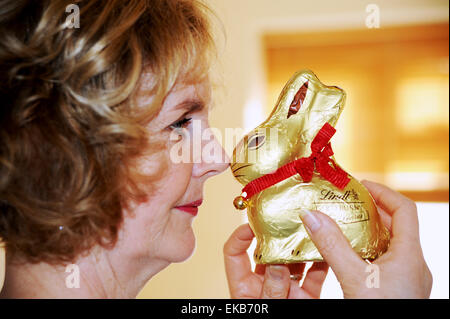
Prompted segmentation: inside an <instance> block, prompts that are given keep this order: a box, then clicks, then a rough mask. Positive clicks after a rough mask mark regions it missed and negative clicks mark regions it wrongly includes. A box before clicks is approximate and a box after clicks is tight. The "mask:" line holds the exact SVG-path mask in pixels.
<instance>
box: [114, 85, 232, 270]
mask: <svg viewBox="0 0 450 319" xmlns="http://www.w3.org/2000/svg"><path fill="white" fill-rule="evenodd" d="M210 91H211V87H210V84H209V82H208V81H204V82H201V83H197V84H188V85H185V84H180V85H177V86H175V87H174V88H173V89H172V90H171V92H170V93H169V94H168V96H167V97H166V99H165V100H164V103H163V106H162V109H161V111H160V112H159V114H158V115H157V116H156V117H155V118H154V119H153V120H152V121H151V123H149V125H148V129H149V133H150V134H151V135H152V136H157V137H158V138H161V139H162V140H163V141H167V143H166V145H167V146H166V147H165V149H164V150H162V151H160V152H163V154H161V153H159V154H157V155H158V157H148V158H143V159H142V164H141V167H140V169H142V170H144V171H151V170H152V169H153V168H154V167H155V166H158V164H161V163H156V162H158V161H159V162H161V161H164V164H165V167H164V166H162V168H163V173H162V177H161V178H160V179H159V180H158V181H157V182H156V183H154V184H153V185H151V187H152V191H151V194H150V195H149V198H148V200H146V201H145V202H144V203H139V204H135V206H134V207H133V208H132V209H131V211H130V212H126V213H125V218H124V225H123V227H122V233H121V234H120V235H119V236H120V237H119V242H121V244H120V245H121V246H122V247H123V248H125V250H126V251H127V253H129V254H131V255H132V256H133V257H137V258H151V259H158V260H161V261H167V262H180V261H183V260H185V259H187V258H188V257H189V256H190V255H191V254H192V252H193V250H194V248H195V236H194V233H193V229H192V222H193V220H194V219H195V218H197V213H198V206H199V205H200V204H201V201H202V200H203V184H204V183H205V181H206V180H207V179H208V178H209V177H212V176H214V175H216V174H219V173H221V172H223V171H224V170H225V169H226V168H227V167H228V166H229V158H228V157H227V155H226V154H225V151H224V150H223V148H222V147H221V146H220V144H219V143H218V141H217V140H216V139H215V138H214V136H211V135H210V134H207V133H208V129H209V124H208V109H209V107H210V103H211V101H210V94H211V92H210ZM141 100H142V103H143V104H144V105H145V103H146V99H145V98H142V99H141ZM147 103H148V99H147ZM202 135H203V137H204V139H202V138H201V137H202ZM199 137H200V138H199ZM208 137H209V138H208ZM199 150H200V151H199ZM208 150H209V151H208ZM155 164H157V165H155ZM130 213H131V214H130ZM203 213H208V212H203ZM130 257H131V256H130Z"/></svg>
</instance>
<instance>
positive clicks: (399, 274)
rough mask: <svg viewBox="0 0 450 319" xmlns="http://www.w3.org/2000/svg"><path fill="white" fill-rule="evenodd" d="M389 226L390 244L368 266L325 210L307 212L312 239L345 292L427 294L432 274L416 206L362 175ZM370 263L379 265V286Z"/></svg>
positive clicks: (348, 294) (350, 295)
mask: <svg viewBox="0 0 450 319" xmlns="http://www.w3.org/2000/svg"><path fill="white" fill-rule="evenodd" d="M363 184H364V186H366V187H367V189H368V190H369V192H370V193H371V194H372V196H373V198H374V199H375V202H376V204H377V206H378V212H379V214H380V216H381V219H382V221H383V223H384V225H385V226H386V227H387V228H388V229H389V231H390V232H391V243H390V246H389V249H388V250H387V251H386V252H385V253H384V254H383V255H382V256H381V257H379V258H378V259H377V260H376V261H375V262H374V263H373V265H376V266H373V265H372V266H370V267H376V268H368V266H369V265H368V264H367V263H366V262H364V261H363V260H362V259H361V258H360V257H359V256H358V255H357V254H356V253H355V252H354V251H353V249H352V248H351V246H350V243H349V242H348V240H347V238H346V237H345V236H344V234H343V233H342V232H341V230H340V229H339V227H338V226H337V224H336V223H335V222H334V221H333V220H332V219H331V218H330V217H328V216H327V215H325V214H323V213H321V212H318V211H314V212H308V211H306V212H303V213H302V216H301V218H302V220H303V223H304V225H305V226H306V227H305V228H307V230H308V233H309V235H310V238H311V240H312V241H313V242H314V244H315V245H316V247H317V249H318V250H319V252H320V253H321V255H322V257H323V258H324V260H325V261H326V262H327V263H328V264H329V265H330V267H331V268H332V270H333V272H334V273H335V275H336V277H337V279H338V281H339V283H340V284H341V287H342V290H343V292H344V297H345V298H428V297H429V296H430V292H431V286H432V275H431V272H430V270H429V268H428V266H427V264H426V262H425V260H424V257H423V253H422V248H421V246H420V240H419V222H418V218H417V207H416V205H415V203H414V202H413V201H411V200H410V199H408V198H407V197H405V196H403V195H401V194H400V193H397V192H395V191H393V190H392V189H390V188H388V187H386V186H384V185H381V184H377V183H374V182H369V181H363ZM368 269H372V270H373V269H376V270H377V271H379V287H376V286H375V287H372V288H371V287H370V285H368V284H367V278H368V276H369V275H370V274H368V273H367V271H368Z"/></svg>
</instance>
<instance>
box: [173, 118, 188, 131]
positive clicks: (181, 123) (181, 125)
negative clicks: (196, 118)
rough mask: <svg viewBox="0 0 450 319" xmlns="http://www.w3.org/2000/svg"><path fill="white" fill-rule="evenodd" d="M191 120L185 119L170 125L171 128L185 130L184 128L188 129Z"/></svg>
mask: <svg viewBox="0 0 450 319" xmlns="http://www.w3.org/2000/svg"><path fill="white" fill-rule="evenodd" d="M191 119H192V118H183V119H181V120H179V121H176V122H175V123H173V124H172V125H170V127H171V128H173V129H177V128H184V127H186V126H187V125H188V124H189V122H190V121H191Z"/></svg>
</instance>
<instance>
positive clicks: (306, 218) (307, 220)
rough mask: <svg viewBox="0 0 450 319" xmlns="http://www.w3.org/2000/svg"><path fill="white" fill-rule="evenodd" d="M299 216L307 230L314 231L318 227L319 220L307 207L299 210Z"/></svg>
mask: <svg viewBox="0 0 450 319" xmlns="http://www.w3.org/2000/svg"><path fill="white" fill-rule="evenodd" d="M300 218H301V219H302V221H303V224H304V225H305V227H306V228H307V229H308V230H309V232H315V231H317V230H318V229H319V228H320V220H319V218H317V216H315V214H314V213H313V212H312V211H310V210H307V209H302V210H300Z"/></svg>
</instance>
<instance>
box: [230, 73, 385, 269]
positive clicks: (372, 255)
mask: <svg viewBox="0 0 450 319" xmlns="http://www.w3.org/2000/svg"><path fill="white" fill-rule="evenodd" d="M344 103H345V92H344V91H343V90H342V89H340V88H338V87H335V86H325V85H324V84H322V83H321V82H320V81H319V79H318V78H317V77H316V76H315V74H314V73H313V72H311V71H309V70H304V71H300V72H297V73H296V74H294V76H293V77H292V78H291V79H290V80H289V82H288V83H287V84H286V86H285V87H284V88H283V91H282V92H281V94H280V97H279V99H278V102H277V104H276V106H275V108H274V110H273V111H272V113H271V114H270V116H269V117H268V119H267V120H266V121H264V122H263V123H262V124H261V125H259V126H258V127H256V128H255V129H253V130H252V131H251V132H250V133H249V134H247V135H246V136H245V137H244V138H243V139H242V140H241V141H240V142H239V144H238V145H237V146H236V148H235V150H234V152H233V161H232V164H231V169H232V171H233V175H234V177H235V178H236V179H237V180H238V181H239V182H240V183H241V184H242V185H244V186H245V185H247V184H248V183H249V182H250V181H252V180H254V179H256V178H258V177H261V176H263V175H265V174H269V173H272V172H274V171H275V170H277V169H278V168H279V167H281V166H283V165H285V164H287V163H289V162H292V161H294V160H296V159H298V158H301V157H308V156H309V155H310V154H311V142H312V140H313V139H314V137H315V136H316V134H317V133H318V131H319V130H320V129H321V128H322V126H323V125H324V124H325V123H326V122H328V123H329V124H330V125H332V126H333V127H334V126H335V125H336V122H337V120H338V118H339V116H340V114H341V112H342V109H343V107H344ZM331 144H332V140H331ZM331 158H332V159H333V160H334V161H335V162H337V161H336V160H335V158H334V157H331ZM347 173H348V172H347ZM348 176H349V178H350V182H349V183H348V184H347V186H346V187H345V188H344V189H339V188H337V187H336V186H334V185H333V184H332V183H330V182H329V181H327V180H326V179H324V178H323V177H322V176H321V175H320V174H319V173H318V172H317V171H316V170H314V173H313V178H312V180H311V181H310V182H304V181H303V180H302V178H301V176H300V175H299V174H295V175H293V176H291V177H289V178H287V179H285V180H283V181H281V182H279V183H277V184H275V185H273V186H270V187H269V188H266V189H265V190H263V191H261V192H259V193H257V194H255V195H254V196H252V197H251V198H250V199H248V200H247V201H242V198H240V197H238V198H236V199H235V202H234V204H235V205H236V207H240V208H241V209H244V208H247V215H248V220H249V223H250V227H251V228H252V230H253V232H254V234H255V237H256V240H257V245H256V249H255V252H254V256H253V257H254V260H255V262H256V263H257V264H287V263H299V262H307V261H323V258H322V256H321V255H320V253H319V252H318V250H317V249H316V247H315V245H314V243H313V242H312V241H311V240H310V238H309V235H308V233H307V232H306V230H305V227H304V225H303V223H302V220H301V219H300V216H299V212H300V211H301V210H302V209H308V210H319V211H321V212H323V213H325V214H327V215H328V216H330V217H331V218H333V219H334V220H335V221H336V223H337V224H338V225H339V227H340V228H341V230H342V231H343V233H344V234H345V236H346V237H347V238H348V240H349V242H350V244H351V246H352V247H353V249H354V250H355V251H356V252H357V253H358V254H359V255H360V256H361V257H362V258H363V259H368V260H374V259H376V258H377V257H379V256H380V255H381V254H382V253H383V252H385V251H386V250H387V248H388V246H389V231H388V230H387V229H386V228H385V227H384V225H383V223H382V222H381V219H380V216H379V215H378V212H377V207H376V205H375V202H374V200H373V198H372V196H371V195H370V193H369V192H368V190H367V189H366V188H365V187H364V186H363V185H362V184H361V183H360V182H358V181H357V180H356V179H355V178H353V177H352V176H351V175H350V174H348Z"/></svg>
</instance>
